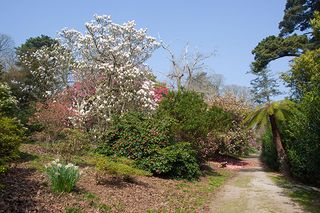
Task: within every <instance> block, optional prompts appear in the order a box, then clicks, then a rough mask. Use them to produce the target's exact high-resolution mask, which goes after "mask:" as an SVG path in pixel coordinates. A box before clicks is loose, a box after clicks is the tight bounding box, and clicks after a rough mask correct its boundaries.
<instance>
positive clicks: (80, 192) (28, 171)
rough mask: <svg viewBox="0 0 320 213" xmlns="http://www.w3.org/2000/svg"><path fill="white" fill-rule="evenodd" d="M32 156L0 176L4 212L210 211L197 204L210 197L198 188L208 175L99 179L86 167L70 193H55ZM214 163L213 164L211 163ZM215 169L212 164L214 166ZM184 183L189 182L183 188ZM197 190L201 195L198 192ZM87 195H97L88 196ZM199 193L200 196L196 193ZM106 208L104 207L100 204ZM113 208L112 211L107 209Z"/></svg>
mask: <svg viewBox="0 0 320 213" xmlns="http://www.w3.org/2000/svg"><path fill="white" fill-rule="evenodd" d="M28 149H30V150H28V153H32V154H35V153H37V154H40V153H42V152H43V150H41V148H37V147H36V146H33V145H32V146H29V147H28ZM31 160H32V156H28V154H27V156H26V160H24V161H20V162H19V163H17V164H16V165H14V167H13V168H11V169H10V171H9V172H8V173H7V174H6V175H2V176H1V175H0V183H2V184H4V185H5V187H4V189H0V212H12V213H20V212H48V213H50V212H52V213H55V212H66V208H77V209H80V210H81V212H85V213H87V212H88V213H90V212H92V213H93V212H146V211H147V210H158V211H159V210H163V211H166V212H167V210H169V211H170V212H174V211H175V209H178V208H181V207H182V208H183V209H182V211H181V212H189V211H187V210H190V209H193V208H195V209H196V212H208V206H207V205H204V206H201V205H200V206H201V207H199V205H195V203H197V198H199V196H200V197H205V196H209V194H208V192H205V191H204V192H202V191H201V190H198V189H196V187H195V185H202V184H203V186H206V184H207V183H208V178H206V177H202V178H201V179H200V181H199V182H196V183H190V182H187V181H178V180H170V179H162V178H157V177H135V178H134V179H132V180H128V181H124V180H122V179H119V178H114V177H112V176H105V177H104V178H103V181H102V182H100V183H97V182H96V178H95V171H94V170H93V168H91V167H82V168H81V171H82V172H83V174H82V177H81V179H80V181H79V182H78V184H77V188H76V189H75V191H74V192H72V193H69V194H55V193H52V192H51V190H50V187H49V186H48V180H47V178H46V176H45V175H44V174H43V173H41V172H39V171H38V170H36V169H33V168H32V167H31V166H30V162H29V161H31ZM211 166H212V165H211ZM211 168H212V167H211ZM180 185H188V186H187V188H183V189H182V188H181V187H179V186H180ZM195 193H197V194H195ZM86 195H93V196H94V197H95V198H93V199H88V198H86ZM196 195H197V196H196ZM102 205H103V206H104V207H105V208H100V206H102ZM106 209H107V210H108V209H111V210H110V211H107V210H106Z"/></svg>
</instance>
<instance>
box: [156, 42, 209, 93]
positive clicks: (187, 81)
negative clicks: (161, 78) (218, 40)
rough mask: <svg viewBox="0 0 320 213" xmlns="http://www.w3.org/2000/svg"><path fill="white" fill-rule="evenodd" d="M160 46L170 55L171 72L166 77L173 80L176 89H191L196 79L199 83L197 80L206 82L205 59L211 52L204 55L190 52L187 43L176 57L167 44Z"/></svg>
mask: <svg viewBox="0 0 320 213" xmlns="http://www.w3.org/2000/svg"><path fill="white" fill-rule="evenodd" d="M162 47H163V48H164V49H165V50H166V51H167V52H168V54H169V55H170V57H169V60H170V62H171V72H170V74H169V75H168V77H169V78H170V79H172V80H174V81H175V84H176V85H175V86H176V88H177V90H178V91H180V90H181V89H186V90H191V89H192V87H194V86H195V85H194V83H195V82H196V81H197V84H198V85H199V83H200V82H199V80H205V81H207V82H206V83H208V78H207V77H206V76H207V74H205V70H206V68H207V67H206V64H205V61H206V60H207V59H208V58H210V57H211V56H212V55H213V54H212V53H210V54H207V55H205V54H202V53H200V52H199V51H195V52H190V51H189V45H186V47H185V48H184V50H183V53H182V54H181V56H179V57H177V56H176V55H175V54H174V53H173V52H172V51H171V50H170V48H169V46H168V45H166V44H164V43H163V44H162ZM204 77H206V78H204ZM196 79H197V80H196Z"/></svg>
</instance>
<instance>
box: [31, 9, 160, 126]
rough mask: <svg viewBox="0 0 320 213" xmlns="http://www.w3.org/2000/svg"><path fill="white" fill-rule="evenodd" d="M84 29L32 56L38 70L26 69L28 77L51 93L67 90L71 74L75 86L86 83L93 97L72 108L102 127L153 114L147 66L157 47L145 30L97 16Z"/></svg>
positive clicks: (65, 33)
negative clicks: (115, 119)
mask: <svg viewBox="0 0 320 213" xmlns="http://www.w3.org/2000/svg"><path fill="white" fill-rule="evenodd" d="M85 27H86V31H85V32H84V33H81V32H79V31H77V30H74V29H63V30H62V31H61V32H60V33H59V45H57V46H54V47H52V48H43V49H40V50H38V51H36V52H35V53H34V54H33V56H34V59H35V60H37V61H38V63H39V64H40V66H39V67H37V69H36V70H33V69H32V67H30V69H31V70H32V74H33V75H34V76H37V78H38V79H40V81H41V83H43V84H44V85H46V86H47V87H52V92H56V91H57V90H56V85H64V86H66V85H68V77H69V74H70V72H71V73H72V80H73V81H74V82H80V83H81V82H90V83H91V84H92V85H91V88H92V87H94V88H95V89H94V93H88V94H90V96H89V97H86V98H83V97H81V99H79V101H81V102H83V103H76V104H75V105H77V106H83V109H78V111H80V112H82V113H83V114H86V115H87V114H88V111H89V112H90V114H91V115H94V117H95V118H96V120H97V121H98V123H99V125H100V126H104V127H105V126H106V125H105V124H107V123H108V120H109V119H110V118H111V116H112V115H114V114H117V115H119V114H120V115H121V114H123V113H125V112H128V111H132V110H134V111H144V112H151V111H152V110H154V109H155V107H156V101H155V99H154V93H153V85H154V83H153V80H154V76H153V74H152V72H151V71H150V69H149V68H148V66H147V65H146V64H145V62H146V60H147V59H148V58H149V57H150V56H151V55H152V53H153V52H154V50H156V49H157V48H158V47H159V46H160V43H159V42H157V41H156V39H155V38H152V37H150V36H148V35H147V29H136V28H135V27H136V25H135V22H134V21H129V22H127V23H124V24H122V25H119V24H115V23H113V22H112V20H111V17H110V16H97V15H96V16H94V20H92V21H91V22H88V23H86V24H85ZM60 51H62V52H60ZM25 63H26V65H28V62H25ZM30 64H31V63H30ZM70 68H71V69H70ZM84 109H85V110H84ZM85 111H86V112H85Z"/></svg>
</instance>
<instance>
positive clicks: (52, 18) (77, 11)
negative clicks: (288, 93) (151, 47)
mask: <svg viewBox="0 0 320 213" xmlns="http://www.w3.org/2000/svg"><path fill="white" fill-rule="evenodd" d="M285 3H286V0H268V1H265V0H241V1H239V0H233V1H221V0H198V1H195V0H188V1H186V0H185V1H183V0H161V1H150V0H149V1H147V0H136V1H133V0H126V1H125V0H117V1H115V0H114V1H108V0H90V1H89V0H55V1H44V0H28V1H21V0H2V2H1V13H0V33H4V34H8V35H10V36H11V37H12V38H13V39H14V41H15V43H16V45H17V46H18V45H20V44H21V43H23V42H25V40H26V39H27V38H29V37H34V36H38V35H40V34H45V35H49V36H52V37H55V36H56V33H57V32H58V31H59V30H60V29H62V28H65V27H68V28H75V29H78V30H80V31H83V30H84V23H85V22H87V21H89V20H91V19H92V16H93V14H99V15H101V14H106V15H111V16H112V19H113V21H114V22H116V23H123V22H126V21H128V20H135V21H136V23H137V25H138V27H139V28H141V27H143V28H148V29H149V31H148V32H149V34H150V35H152V36H154V37H158V35H160V36H161V39H162V40H163V41H164V42H166V43H167V44H169V45H170V47H171V48H172V49H173V51H174V52H176V54H179V53H180V52H181V51H182V49H183V47H184V46H185V44H186V43H189V44H190V45H191V46H192V47H195V48H197V49H198V50H199V51H200V52H203V53H209V52H213V51H216V55H215V56H214V57H212V58H210V59H209V60H208V61H207V62H208V66H209V67H210V69H211V70H213V71H214V72H215V73H217V74H222V75H223V76H224V80H225V84H238V85H243V86H249V85H250V80H251V79H252V78H253V76H252V75H249V74H246V72H247V71H249V65H250V63H251V62H252V61H253V55H252V54H251V51H252V49H253V48H254V47H255V46H256V45H257V44H258V42H259V41H260V40H261V39H263V38H265V37H266V36H268V35H272V34H278V32H279V30H278V23H279V21H281V19H282V17H283V10H284V7H285ZM167 57H168V56H167V54H166V52H165V51H163V50H157V51H156V52H155V53H154V55H153V56H152V58H151V59H150V60H149V61H148V64H149V65H150V66H151V67H152V69H153V70H154V72H155V74H156V75H157V76H158V78H159V79H160V80H165V78H166V73H168V71H169V70H170V65H169V61H168V59H167ZM271 69H272V70H273V71H274V73H278V72H282V71H286V70H287V69H288V60H285V59H284V60H280V61H278V62H275V63H272V65H271Z"/></svg>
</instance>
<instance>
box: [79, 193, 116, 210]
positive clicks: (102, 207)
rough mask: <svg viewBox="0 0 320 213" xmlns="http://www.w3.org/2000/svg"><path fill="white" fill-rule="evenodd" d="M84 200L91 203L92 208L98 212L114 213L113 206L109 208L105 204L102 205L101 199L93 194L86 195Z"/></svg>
mask: <svg viewBox="0 0 320 213" xmlns="http://www.w3.org/2000/svg"><path fill="white" fill-rule="evenodd" d="M83 200H85V201H87V202H89V203H90V206H92V207H94V208H96V209H97V210H99V212H111V211H112V207H111V206H108V205H106V204H104V203H101V202H100V198H99V197H98V196H97V195H95V194H93V193H91V192H86V193H84V195H83Z"/></svg>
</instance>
